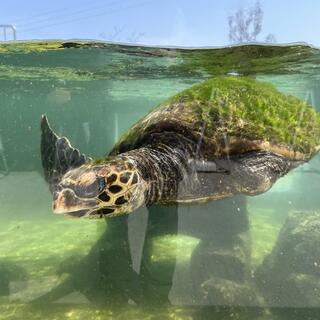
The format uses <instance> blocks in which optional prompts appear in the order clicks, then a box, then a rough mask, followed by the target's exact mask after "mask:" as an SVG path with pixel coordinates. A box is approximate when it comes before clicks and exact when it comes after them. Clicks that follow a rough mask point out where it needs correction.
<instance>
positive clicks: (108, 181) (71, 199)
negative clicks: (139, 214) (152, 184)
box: [53, 159, 145, 218]
mask: <svg viewBox="0 0 320 320" xmlns="http://www.w3.org/2000/svg"><path fill="white" fill-rule="evenodd" d="M144 186H145V183H144V181H143V180H142V179H141V178H140V177H139V174H138V172H137V171H136V170H135V169H134V168H133V166H132V165H131V166H130V165H129V164H128V163H126V162H125V160H122V159H119V160H118V159H117V160H114V161H109V162H106V163H104V164H99V165H94V164H91V163H87V164H84V165H82V166H80V167H78V168H75V169H72V170H70V171H68V172H67V173H66V174H65V175H64V176H63V177H62V179H61V180H60V182H59V183H58V184H57V186H56V188H55V190H54V191H53V211H54V212H55V213H64V214H66V215H67V216H72V217H89V218H103V217H111V216H116V215H120V214H125V213H129V212H131V211H133V210H135V209H136V208H138V207H140V206H141V205H142V204H143V203H144V191H145V187H144Z"/></svg>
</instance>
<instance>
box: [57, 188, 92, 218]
mask: <svg viewBox="0 0 320 320" xmlns="http://www.w3.org/2000/svg"><path fill="white" fill-rule="evenodd" d="M97 205H98V201H97V200H95V199H87V198H84V199H81V198H79V197H78V196H77V195H76V194H75V193H74V192H73V190H71V189H69V188H65V189H62V190H60V191H55V192H54V193H53V203H52V210H53V212H54V213H58V214H61V213H64V214H67V215H69V216H75V217H82V216H84V215H85V214H86V212H87V211H89V210H92V209H93V208H95V207H97Z"/></svg>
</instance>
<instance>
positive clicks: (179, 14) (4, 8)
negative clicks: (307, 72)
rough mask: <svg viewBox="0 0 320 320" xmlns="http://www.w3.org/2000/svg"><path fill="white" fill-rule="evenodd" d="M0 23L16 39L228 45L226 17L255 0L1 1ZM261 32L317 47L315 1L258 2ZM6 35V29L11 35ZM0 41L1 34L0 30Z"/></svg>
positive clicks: (319, 18)
mask: <svg viewBox="0 0 320 320" xmlns="http://www.w3.org/2000/svg"><path fill="white" fill-rule="evenodd" d="M1 2H2V3H1V10H0V24H13V25H15V26H16V29H17V39H18V40H32V39H92V40H105V41H116V42H125V43H130V42H131V43H141V44H145V45H159V46H184V47H207V46H224V45H228V44H229V39H228V32H229V27H228V16H230V15H233V14H234V13H235V12H236V11H237V10H239V9H241V8H242V9H244V10H249V9H250V8H251V7H252V6H253V5H254V3H255V2H256V0H226V1H223V0H121V1H119V0H91V1H85V0H68V1H66V0H52V1H48V0H29V1H25V0H1ZM260 3H261V7H262V10H263V12H264V17H263V25H262V31H261V34H259V35H258V38H257V40H258V41H264V39H265V38H266V36H267V35H268V34H273V35H274V36H275V38H276V41H277V43H291V42H307V43H309V44H313V45H315V46H320V34H319V31H318V30H320V1H318V0H304V1H301V0H260ZM10 36H11V34H9V32H7V37H8V39H10ZM0 40H3V33H2V30H1V29H0Z"/></svg>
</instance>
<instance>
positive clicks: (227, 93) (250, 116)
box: [41, 76, 320, 218]
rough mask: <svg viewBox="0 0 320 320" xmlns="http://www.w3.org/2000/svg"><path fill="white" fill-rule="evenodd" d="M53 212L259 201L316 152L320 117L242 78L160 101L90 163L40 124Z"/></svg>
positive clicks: (97, 213)
mask: <svg viewBox="0 0 320 320" xmlns="http://www.w3.org/2000/svg"><path fill="white" fill-rule="evenodd" d="M41 129H42V136H41V155H42V165H43V168H44V173H45V178H46V180H47V181H48V183H49V185H50V190H51V192H52V193H53V211H54V212H55V213H63V214H67V215H69V216H73V217H89V218H97V217H113V216H117V215H121V214H125V213H129V212H132V211H134V210H135V209H137V208H138V207H140V206H141V205H143V204H146V205H150V204H154V203H160V204H187V203H188V204H189V203H192V204H193V203H203V202H207V201H210V200H217V199H222V198H225V197H230V196H233V195H235V194H245V195H256V194H260V193H263V192H265V191H267V190H268V189H269V188H270V187H271V186H272V185H273V184H274V182H275V181H276V180H277V179H278V178H279V177H282V176H283V175H285V174H286V173H287V172H289V171H290V170H291V169H293V168H296V167H297V166H298V165H300V164H302V163H304V162H306V161H308V160H309V159H311V158H312V156H314V155H315V154H316V153H317V152H318V150H319V141H320V139H319V138H320V116H319V113H317V112H316V111H315V110H314V109H313V107H312V106H311V105H309V104H307V103H305V102H303V101H301V100H299V99H298V98H296V97H293V96H287V95H284V94H282V93H280V92H279V91H278V90H277V89H275V88H274V87H273V85H271V84H269V83H264V82H260V81H257V80H255V79H253V78H249V77H234V76H224V77H216V78H213V79H209V80H205V81H203V82H201V83H199V84H197V85H194V86H193V87H191V88H189V89H187V90H185V91H182V92H180V93H178V94H176V95H175V96H173V97H171V98H169V99H168V100H166V101H164V102H163V103H161V104H160V105H159V106H158V107H156V108H155V109H154V110H153V111H151V112H150V113H149V114H147V115H146V116H145V117H144V118H143V119H141V120H140V121H139V122H138V123H137V124H135V125H134V126H133V127H132V128H131V129H129V130H128V132H127V133H125V134H124V135H123V137H122V138H121V139H120V141H119V142H118V143H117V144H116V145H115V146H114V147H113V149H112V150H111V152H110V153H109V155H108V156H106V157H103V158H100V159H97V160H92V159H90V158H88V157H86V156H85V155H83V154H80V152H79V151H78V150H77V149H75V148H73V147H72V146H71V144H70V142H69V141H68V139H67V138H65V137H58V136H57V135H56V134H55V133H54V132H53V131H52V129H51V128H50V126H49V123H48V120H47V117H46V116H45V115H44V116H42V120H41Z"/></svg>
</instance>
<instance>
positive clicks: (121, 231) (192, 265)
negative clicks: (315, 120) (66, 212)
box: [0, 41, 320, 320]
mask: <svg viewBox="0 0 320 320" xmlns="http://www.w3.org/2000/svg"><path fill="white" fill-rule="evenodd" d="M319 66H320V51H319V50H318V49H316V48H313V47H310V46H307V45H303V44H295V45H287V46H271V45H268V46H264V45H248V46H238V47H226V48H216V49H179V48H176V49H166V48H148V47H129V46H121V45H113V44H107V43H87V42H77V43H75V42H68V43H63V42H59V41H56V42H30V43H3V44H0V110H1V116H0V315H1V316H0V318H1V319H26V320H28V319H186V320H187V319H188V320H189V319H213V318H214V319H246V320H247V319H260V320H262V319H290V320H292V319H297V320H301V319H319V317H320V311H319V310H320V309H319V308H320V294H319V292H320V271H319V270H320V269H319V268H320V260H319V257H320V252H319V248H320V246H319V244H320V237H319V235H320V233H319V230H320V229H319V228H320V225H319V223H320V222H319V221H320V220H319V219H318V218H319V215H320V198H319V195H318V192H319V187H320V182H319V172H320V163H319V157H318V156H316V157H314V158H313V159H312V160H311V161H310V162H308V163H306V164H303V165H302V166H299V167H298V168H297V169H295V170H293V171H291V172H290V173H289V174H287V175H286V176H285V177H283V178H281V179H279V180H278V181H277V182H276V184H275V185H274V186H273V187H272V188H271V189H270V190H269V191H268V192H266V193H263V194H261V195H258V196H254V197H245V196H241V195H240V196H239V195H237V196H234V197H231V198H227V199H225V200H219V201H215V202H210V203H207V204H197V205H192V203H191V205H187V206H178V207H175V206H174V207H172V206H159V205H156V206H152V207H150V208H146V207H142V208H140V209H138V210H137V211H136V212H134V213H133V214H132V215H129V216H128V218H127V217H126V216H124V217H115V218H113V219H108V220H104V219H101V220H87V219H71V218H70V219H68V218H64V217H63V215H57V214H56V215H55V214H53V213H52V210H51V202H52V195H51V194H50V192H49V189H48V186H47V184H46V183H45V181H44V179H43V172H42V167H41V160H40V148H39V145H40V127H39V123H40V117H41V115H42V114H44V113H45V114H46V115H47V116H48V118H49V119H50V123H51V124H52V126H53V127H54V128H55V131H56V132H57V133H58V134H59V135H62V136H67V137H68V138H69V139H70V141H72V144H73V145H75V146H76V147H77V148H79V149H80V150H81V152H83V153H85V154H87V155H89V156H90V157H92V158H96V157H99V156H102V155H104V154H106V153H107V152H108V151H110V150H111V148H112V146H113V145H114V143H115V142H116V141H117V140H118V139H119V137H120V136H121V135H122V134H123V133H124V132H126V130H127V129H128V128H129V127H130V126H132V125H133V124H134V123H135V122H137V121H138V120H139V119H140V118H141V117H143V116H144V115H145V114H147V113H148V112H149V111H150V110H152V108H153V107H155V106H157V105H158V104H159V103H160V102H162V101H164V100H166V99H167V98H169V97H170V96H172V95H174V94H176V93H178V92H180V91H182V90H184V89H187V88H189V87H191V86H192V85H194V84H196V83H199V82H201V81H202V80H205V79H208V78H211V77H215V76H218V75H228V74H236V75H238V76H242V75H244V76H251V77H255V78H256V79H258V80H261V81H266V82H270V83H272V84H274V85H275V86H276V87H277V88H278V89H279V90H280V91H281V92H283V93H286V94H289V95H294V96H297V97H299V98H300V99H302V100H304V101H306V102H308V103H310V104H312V105H313V106H314V108H315V109H316V110H319V108H320V86H319V75H320V73H319Z"/></svg>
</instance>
